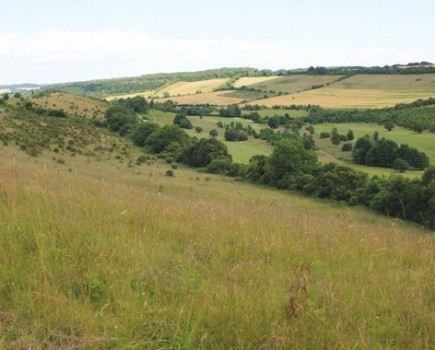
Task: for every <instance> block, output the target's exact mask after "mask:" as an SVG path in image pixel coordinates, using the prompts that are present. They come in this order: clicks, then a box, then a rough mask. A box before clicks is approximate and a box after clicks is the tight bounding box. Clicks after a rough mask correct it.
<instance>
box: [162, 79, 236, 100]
mask: <svg viewBox="0 0 435 350" xmlns="http://www.w3.org/2000/svg"><path fill="white" fill-rule="evenodd" d="M228 80H229V79H208V80H199V81H178V82H176V83H174V84H171V85H169V86H166V87H164V88H163V89H160V90H158V91H157V92H156V94H155V95H156V96H163V95H164V94H165V92H167V93H168V94H169V95H170V96H177V95H191V94H196V93H197V92H199V91H200V92H201V93H208V92H212V91H213V90H214V89H216V88H217V87H218V86H219V85H221V84H224V83H225V82H227V81H228Z"/></svg>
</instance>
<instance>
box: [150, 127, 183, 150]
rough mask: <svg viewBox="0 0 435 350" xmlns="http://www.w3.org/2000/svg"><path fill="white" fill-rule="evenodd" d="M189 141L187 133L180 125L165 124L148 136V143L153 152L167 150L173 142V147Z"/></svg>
mask: <svg viewBox="0 0 435 350" xmlns="http://www.w3.org/2000/svg"><path fill="white" fill-rule="evenodd" d="M187 141H188V136H187V134H186V133H185V132H184V131H183V130H182V129H180V127H179V126H178V125H165V126H163V127H161V128H160V129H157V130H155V131H154V132H153V133H152V134H151V135H149V136H148V137H147V139H146V145H147V146H149V148H150V150H151V151H152V152H154V153H160V152H163V151H165V150H167V149H168V148H169V146H170V145H171V144H173V145H172V147H173V148H174V147H175V148H178V147H182V146H184V145H186V143H187ZM175 148H174V149H175Z"/></svg>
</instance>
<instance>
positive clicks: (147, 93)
mask: <svg viewBox="0 0 435 350" xmlns="http://www.w3.org/2000/svg"><path fill="white" fill-rule="evenodd" d="M155 93H156V92H155V91H154V90H148V91H142V92H134V93H131V94H122V95H112V96H107V97H106V100H107V101H112V100H117V99H120V98H132V97H136V96H142V97H145V98H148V97H151V96H154V94H155Z"/></svg>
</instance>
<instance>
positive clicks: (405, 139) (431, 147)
mask: <svg viewBox="0 0 435 350" xmlns="http://www.w3.org/2000/svg"><path fill="white" fill-rule="evenodd" d="M313 126H314V130H315V133H316V134H319V133H320V132H322V131H328V132H330V131H331V129H332V128H334V127H335V128H337V130H338V132H339V133H340V134H346V133H347V132H348V130H349V129H352V130H353V132H354V135H355V139H357V138H358V137H361V136H364V135H366V134H367V135H370V136H371V135H373V133H374V132H375V131H378V133H379V138H382V137H385V138H386V139H388V140H393V141H395V142H396V143H397V144H399V145H400V144H402V143H403V144H408V145H409V146H411V147H415V148H417V149H418V150H420V151H421V152H424V153H426V155H427V156H428V157H429V159H430V161H431V164H432V165H435V133H430V132H428V131H425V132H423V133H421V134H418V133H416V132H415V131H412V130H409V129H405V128H402V127H400V126H397V125H396V127H395V128H394V129H393V130H392V131H388V130H386V129H385V128H384V126H383V125H377V124H365V123H348V124H347V123H346V124H316V125H313ZM327 141H328V142H329V143H331V142H330V141H329V140H327ZM316 142H317V140H316Z"/></svg>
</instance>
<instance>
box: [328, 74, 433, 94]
mask: <svg viewBox="0 0 435 350" xmlns="http://www.w3.org/2000/svg"><path fill="white" fill-rule="evenodd" d="M334 87H335V88H343V89H375V90H409V91H432V92H434V91H435V74H376V75H373V74H357V75H354V76H351V77H349V78H347V79H344V80H342V81H339V82H336V83H334Z"/></svg>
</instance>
